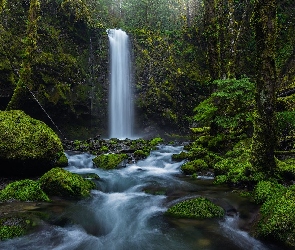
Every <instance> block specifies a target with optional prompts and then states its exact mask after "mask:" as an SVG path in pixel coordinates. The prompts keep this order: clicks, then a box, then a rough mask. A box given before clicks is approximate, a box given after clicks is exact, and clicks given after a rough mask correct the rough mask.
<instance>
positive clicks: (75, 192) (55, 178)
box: [39, 168, 95, 198]
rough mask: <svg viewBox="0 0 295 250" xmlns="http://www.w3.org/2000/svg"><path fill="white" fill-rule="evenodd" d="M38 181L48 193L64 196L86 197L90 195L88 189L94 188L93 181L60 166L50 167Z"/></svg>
mask: <svg viewBox="0 0 295 250" xmlns="http://www.w3.org/2000/svg"><path fill="white" fill-rule="evenodd" d="M39 182H40V185H41V188H42V189H43V190H44V192H45V193H47V194H48V195H56V196H62V197H65V198H80V197H87V196H89V195H90V190H91V189H94V188H95V184H94V182H92V181H90V180H85V179H83V178H82V177H81V176H79V175H78V174H73V173H70V172H69V171H66V170H64V169H61V168H53V169H51V170H50V171H48V172H47V173H45V174H44V175H43V176H42V177H41V178H40V180H39Z"/></svg>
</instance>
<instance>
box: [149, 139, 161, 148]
mask: <svg viewBox="0 0 295 250" xmlns="http://www.w3.org/2000/svg"><path fill="white" fill-rule="evenodd" d="M162 142H164V140H163V139H162V138H160V137H155V138H153V139H152V140H150V142H149V144H150V145H151V146H152V147H155V146H157V145H159V144H160V143H162Z"/></svg>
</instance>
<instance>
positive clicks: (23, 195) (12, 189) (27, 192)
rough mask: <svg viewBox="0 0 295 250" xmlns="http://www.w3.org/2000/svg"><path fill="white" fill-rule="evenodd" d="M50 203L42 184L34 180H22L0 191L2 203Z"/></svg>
mask: <svg viewBox="0 0 295 250" xmlns="http://www.w3.org/2000/svg"><path fill="white" fill-rule="evenodd" d="M10 200H18V201H49V198H48V196H47V195H46V194H45V193H44V192H43V190H42V189H41V187H40V184H39V183H38V182H36V181H33V180H28V179H25V180H21V181H15V182H12V183H10V184H8V185H7V186H6V187H5V188H4V189H3V190H1V191H0V201H10Z"/></svg>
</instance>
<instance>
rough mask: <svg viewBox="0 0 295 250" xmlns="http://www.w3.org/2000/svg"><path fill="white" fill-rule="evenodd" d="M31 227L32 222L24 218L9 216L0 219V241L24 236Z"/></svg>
mask: <svg viewBox="0 0 295 250" xmlns="http://www.w3.org/2000/svg"><path fill="white" fill-rule="evenodd" d="M30 227H32V221H31V220H30V219H29V218H26V217H25V216H17V215H16V216H9V217H2V218H1V219H0V240H7V239H11V238H14V237H19V236H22V235H24V234H25V233H26V232H27V231H28V229H29V228H30Z"/></svg>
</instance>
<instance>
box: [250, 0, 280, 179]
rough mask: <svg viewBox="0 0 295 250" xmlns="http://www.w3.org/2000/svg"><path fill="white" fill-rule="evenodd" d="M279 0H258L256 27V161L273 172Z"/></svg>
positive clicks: (254, 148)
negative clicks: (277, 12)
mask: <svg viewBox="0 0 295 250" xmlns="http://www.w3.org/2000/svg"><path fill="white" fill-rule="evenodd" d="M276 10H277V3H276V0H255V2H254V15H253V17H254V20H253V21H254V28H255V40H256V50H257V61H256V70H257V74H256V93H255V102H256V111H255V115H254V134H253V139H252V164H253V166H254V167H255V168H256V169H258V170H261V171H263V172H265V173H266V174H270V175H271V174H273V172H274V169H275V167H276V162H275V157H274V151H275V147H276V145H277V136H276V119H275V109H276V107H275V106H276V105H275V104H276V96H275V94H276V89H277V76H276V65H275V52H276V50H275V49H276V48H275V44H276V36H277V33H276V28H277V19H276Z"/></svg>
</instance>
